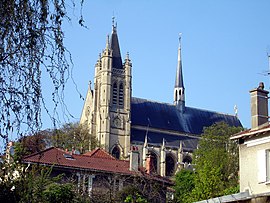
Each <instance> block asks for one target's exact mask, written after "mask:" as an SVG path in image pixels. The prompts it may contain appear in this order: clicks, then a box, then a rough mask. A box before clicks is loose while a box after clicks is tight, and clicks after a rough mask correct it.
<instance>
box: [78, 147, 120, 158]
mask: <svg viewBox="0 0 270 203" xmlns="http://www.w3.org/2000/svg"><path fill="white" fill-rule="evenodd" d="M83 155H85V156H89V157H93V158H102V159H115V158H114V157H113V156H112V155H110V154H109V153H107V152H105V151H104V150H101V149H100V148H97V149H95V150H93V151H91V152H87V153H85V154H83Z"/></svg>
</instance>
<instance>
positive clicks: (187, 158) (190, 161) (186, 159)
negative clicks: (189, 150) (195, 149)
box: [183, 155, 192, 164]
mask: <svg viewBox="0 0 270 203" xmlns="http://www.w3.org/2000/svg"><path fill="white" fill-rule="evenodd" d="M183 162H184V163H188V164H191V163H192V158H191V157H190V156H189V155H186V156H185V157H184V159H183Z"/></svg>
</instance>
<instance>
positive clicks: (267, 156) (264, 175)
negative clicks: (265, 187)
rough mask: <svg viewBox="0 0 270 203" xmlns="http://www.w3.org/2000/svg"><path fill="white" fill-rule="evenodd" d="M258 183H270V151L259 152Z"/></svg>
mask: <svg viewBox="0 0 270 203" xmlns="http://www.w3.org/2000/svg"><path fill="white" fill-rule="evenodd" d="M257 167H258V170H257V171H258V174H257V176H258V182H259V183H265V182H270V149H267V150H259V151H257Z"/></svg>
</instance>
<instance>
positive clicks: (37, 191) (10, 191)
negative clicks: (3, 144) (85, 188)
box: [0, 142, 87, 203]
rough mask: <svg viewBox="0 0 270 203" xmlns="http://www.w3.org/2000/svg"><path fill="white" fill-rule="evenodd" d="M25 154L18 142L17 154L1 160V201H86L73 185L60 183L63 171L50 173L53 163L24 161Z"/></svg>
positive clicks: (36, 202) (44, 202) (20, 202)
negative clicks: (29, 163)
mask: <svg viewBox="0 0 270 203" xmlns="http://www.w3.org/2000/svg"><path fill="white" fill-rule="evenodd" d="M24 154H25V152H24V148H23V147H22V144H21V143H19V142H18V143H16V145H15V154H14V155H13V156H11V157H10V158H9V159H4V162H3V163H1V164H0V166H1V170H0V202H11V203H12V202H19V203H24V202H29V203H32V202H33V203H47V202H48V203H49V202H87V201H83V200H81V199H80V197H79V194H76V192H75V191H74V190H73V187H72V185H70V184H61V185H60V184H57V183H58V182H59V181H60V180H61V179H62V178H63V175H58V176H57V177H51V172H52V167H44V166H39V165H31V166H27V165H25V164H21V159H22V156H23V155H24ZM52 200H53V201H52ZM75 200H76V201H75Z"/></svg>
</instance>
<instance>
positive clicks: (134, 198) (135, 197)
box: [124, 193, 147, 203]
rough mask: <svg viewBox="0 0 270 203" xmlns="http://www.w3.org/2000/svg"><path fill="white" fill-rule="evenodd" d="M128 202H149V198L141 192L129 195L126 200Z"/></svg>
mask: <svg viewBox="0 0 270 203" xmlns="http://www.w3.org/2000/svg"><path fill="white" fill-rule="evenodd" d="M124 202H126V203H135V202H136V203H147V200H146V199H145V198H143V197H142V195H140V194H139V193H135V195H131V194H130V195H128V196H127V197H126V199H125V200H124Z"/></svg>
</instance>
